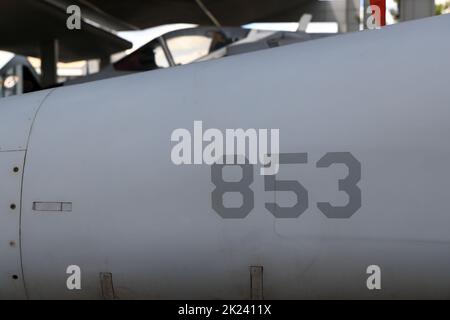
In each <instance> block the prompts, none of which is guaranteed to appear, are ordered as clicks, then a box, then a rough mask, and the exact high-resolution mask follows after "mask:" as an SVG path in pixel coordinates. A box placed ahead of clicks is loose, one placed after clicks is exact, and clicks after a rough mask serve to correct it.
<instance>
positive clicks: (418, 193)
mask: <svg viewBox="0 0 450 320" xmlns="http://www.w3.org/2000/svg"><path fill="white" fill-rule="evenodd" d="M449 35H450V16H447V17H444V16H443V17H437V18H433V19H425V20H422V21H415V22H410V23H404V24H401V25H397V26H392V27H387V28H385V29H382V30H375V31H366V32H362V33H355V34H348V35H345V36H339V37H333V38H329V39H324V40H317V41H311V42H308V43H303V44H298V45H291V46H288V47H282V48H276V49H271V50H266V51H262V52H255V53H252V54H245V55H240V56H235V57H230V58H224V59H221V60H216V61H211V62H205V63H197V64H193V65H188V66H184V67H179V68H178V67H177V68H172V69H169V70H163V71H155V72H148V73H142V74H136V75H131V76H126V77H120V78H115V79H110V80H105V81H99V82H93V83H88V84H85V85H78V86H71V87H66V88H58V89H56V90H54V91H53V92H52V94H51V95H50V96H48V98H47V99H46V101H45V103H44V104H43V105H42V107H41V108H40V111H39V113H38V114H37V117H36V120H35V122H34V125H33V129H32V132H31V138H30V142H29V146H28V150H27V157H26V164H25V171H24V180H23V194H22V225H21V230H22V234H21V237H22V265H23V271H24V280H25V285H26V289H27V294H28V297H29V298H33V299H37V298H67V299H72V298H92V299H101V298H102V285H101V283H100V281H99V279H100V278H99V275H100V274H101V273H108V274H109V273H110V274H111V276H112V279H113V282H114V283H113V287H114V296H115V297H117V298H119V299H126V298H191V299H195V298H209V299H220V298H244V299H248V298H250V289H251V288H250V283H249V280H250V275H249V267H250V266H262V267H263V268H264V298H266V299H279V298H449V296H450V274H449V272H448V270H450V231H449V230H450V202H449V200H448V198H449V190H450V171H449V170H448V165H449V163H450V148H449V146H448V142H447V137H449V136H450V104H449V96H448V90H447V89H448V88H447V86H448V83H449V73H448V70H450V68H449V64H450V61H449V60H448V59H435V57H437V56H438V55H441V56H443V57H444V56H446V55H448V54H449V53H450V42H449V41H447V39H448V37H449ZM400 57H401V59H400ZM371 84H376V88H377V89H376V91H374V90H371ZM349 88H351V90H350V91H349ZM25 99H29V96H25ZM16 101H17V103H15V104H19V103H20V101H21V100H16ZM5 103H6V104H9V103H11V100H6V101H2V102H0V105H2V106H3V104H5ZM2 106H0V107H2ZM17 107H18V110H22V109H23V108H24V107H22V106H17ZM194 120H202V121H203V123H204V124H205V126H206V127H208V128H219V129H223V130H225V129H226V128H244V129H245V128H279V129H280V139H281V145H280V148H281V152H307V153H308V162H307V163H305V164H298V165H282V166H281V169H280V173H279V174H278V175H277V179H290V180H298V181H299V182H301V184H302V185H303V186H305V188H306V189H307V190H308V192H309V206H308V209H307V210H306V211H305V212H304V213H303V214H302V215H300V216H299V217H298V218H295V219H277V218H275V217H274V216H273V215H271V214H270V213H269V212H268V211H267V209H266V208H265V203H266V202H273V201H275V200H276V202H277V203H279V204H280V205H282V206H288V205H292V204H293V203H295V197H294V198H293V197H292V195H290V194H289V193H287V192H277V194H276V197H275V193H274V192H268V191H264V178H263V176H260V175H259V174H258V172H259V171H258V170H256V168H255V169H254V181H253V183H252V184H251V186H250V187H251V189H252V190H253V192H254V209H253V210H252V211H251V212H250V214H249V215H248V216H247V217H246V218H244V219H223V218H221V217H220V216H219V215H218V214H217V213H216V212H215V211H214V210H213V209H212V205H211V193H212V191H213V189H214V185H213V183H212V182H211V168H210V167H209V166H206V165H196V166H193V165H191V166H189V165H184V166H183V165H182V166H175V165H174V164H173V163H172V162H171V160H170V152H171V148H172V146H173V143H171V142H170V135H171V133H172V131H173V130H174V129H177V128H188V129H191V128H192V125H193V121H194ZM191 130H192V129H191ZM2 139H3V138H2ZM336 151H346V152H351V153H352V154H353V155H354V157H356V158H357V159H358V160H359V162H360V163H361V168H362V172H361V175H362V178H361V181H359V183H358V186H359V188H360V189H361V192H362V206H361V208H360V209H359V210H358V211H357V212H356V213H355V214H354V215H353V216H352V217H350V218H349V219H329V218H326V217H325V216H324V214H323V213H322V212H321V211H320V210H319V209H318V208H317V202H323V201H326V202H331V203H332V204H333V205H344V204H345V203H346V202H347V200H348V199H347V197H346V194H345V192H340V191H339V190H338V181H339V179H342V178H344V177H345V176H346V175H347V169H346V168H345V166H340V165H335V166H331V167H329V168H318V167H317V165H316V163H317V161H318V160H319V159H320V158H321V157H323V156H324V155H325V154H326V153H327V152H336ZM224 171H226V170H224ZM225 175H231V173H227V174H225ZM2 186H3V182H2ZM0 197H2V198H1V199H2V201H4V200H3V197H4V195H3V194H1V195H0ZM275 198H276V199H275ZM227 201H228V203H233V204H236V203H237V202H238V201H237V200H235V199H231V200H227ZM34 202H61V203H63V202H64V203H65V202H70V203H72V207H71V209H72V210H71V211H70V212H64V211H60V212H55V211H49V212H45V211H35V210H33V203H34ZM372 264H375V265H379V266H380V267H381V269H382V272H383V273H382V290H381V291H369V290H368V289H367V287H366V279H367V277H368V275H367V274H366V268H367V266H369V265H372ZM69 265H79V266H80V267H81V270H82V284H81V285H82V289H81V290H68V289H67V288H66V279H67V277H68V275H67V274H66V268H67V266H69ZM2 276H3V273H2ZM9 292H11V295H12V294H13V293H12V292H13V291H12V289H8V290H7V292H6V293H9Z"/></svg>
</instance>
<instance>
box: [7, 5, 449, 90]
mask: <svg viewBox="0 0 450 320" xmlns="http://www.w3.org/2000/svg"><path fill="white" fill-rule="evenodd" d="M377 1H382V2H385V3H386V13H385V14H386V23H387V24H393V23H397V22H401V21H406V20H411V19H418V18H422V17H427V16H432V15H436V14H444V13H448V12H450V0H147V1H144V0H127V1H119V0H2V1H1V2H0V50H1V51H0V98H1V97H6V96H11V95H16V94H22V93H26V92H32V91H36V90H40V89H43V88H49V87H54V86H60V85H68V84H71V83H79V82H86V81H91V80H96V79H102V78H107V77H112V76H117V75H121V74H126V73H132V72H139V71H145V70H153V69H158V68H167V67H173V66H176V65H180V64H186V63H193V62H196V61H203V60H209V59H216V58H220V57H223V56H227V55H233V54H240V53H243V52H248V51H254V50H260V49H265V48H270V47H274V46H280V45H288V44H290V43H295V42H301V41H307V40H311V39H315V38H318V37H325V36H330V35H333V34H336V33H345V32H356V31H359V30H362V29H364V28H365V24H364V21H366V17H367V11H366V8H367V7H368V6H369V5H370V4H373V3H374V2H377ZM72 5H76V6H78V8H79V9H80V13H81V15H80V18H81V19H80V23H81V24H80V28H79V29H69V28H68V27H67V24H66V23H67V19H68V17H69V16H70V13H69V12H68V11H67V8H68V7H69V6H72Z"/></svg>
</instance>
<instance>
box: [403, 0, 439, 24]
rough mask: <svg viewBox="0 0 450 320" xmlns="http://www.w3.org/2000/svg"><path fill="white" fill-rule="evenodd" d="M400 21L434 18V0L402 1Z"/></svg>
mask: <svg viewBox="0 0 450 320" xmlns="http://www.w3.org/2000/svg"><path fill="white" fill-rule="evenodd" d="M399 9H400V20H401V21H408V20H414V19H420V18H425V17H431V16H434V13H435V12H434V11H435V8H434V0H401V1H400V3H399Z"/></svg>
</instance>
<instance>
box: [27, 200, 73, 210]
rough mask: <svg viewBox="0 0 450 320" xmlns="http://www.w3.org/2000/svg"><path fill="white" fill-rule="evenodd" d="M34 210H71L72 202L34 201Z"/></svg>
mask: <svg viewBox="0 0 450 320" xmlns="http://www.w3.org/2000/svg"><path fill="white" fill-rule="evenodd" d="M33 210H34V211H52V212H63V211H65V212H70V211H72V202H33Z"/></svg>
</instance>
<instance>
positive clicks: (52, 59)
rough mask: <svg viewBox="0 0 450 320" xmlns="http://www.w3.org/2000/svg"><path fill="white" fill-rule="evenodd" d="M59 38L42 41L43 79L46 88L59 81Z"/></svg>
mask: <svg viewBox="0 0 450 320" xmlns="http://www.w3.org/2000/svg"><path fill="white" fill-rule="evenodd" d="M58 55H59V48H58V40H56V39H51V40H46V41H42V42H41V81H42V86H43V87H44V88H47V87H50V86H53V85H55V84H56V83H57V82H58V75H57V70H58V69H57V63H58Z"/></svg>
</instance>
